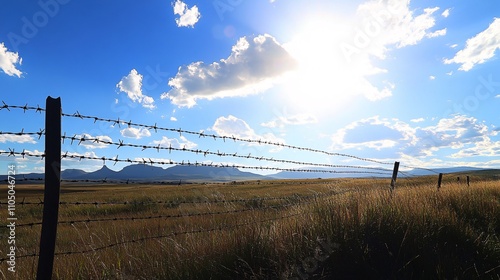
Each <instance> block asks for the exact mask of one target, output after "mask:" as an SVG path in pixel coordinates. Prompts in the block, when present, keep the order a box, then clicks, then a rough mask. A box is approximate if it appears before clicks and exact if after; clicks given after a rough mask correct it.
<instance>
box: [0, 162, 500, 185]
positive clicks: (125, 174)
mask: <svg viewBox="0 0 500 280" xmlns="http://www.w3.org/2000/svg"><path fill="white" fill-rule="evenodd" d="M304 169H308V168H304ZM314 169H315V170H325V171H328V170H332V169H328V168H314ZM387 169H389V168H387ZM335 170H336V171H341V172H342V173H329V172H288V171H282V172H279V173H276V174H273V175H268V176H262V175H258V174H255V173H251V172H243V171H240V170H238V169H236V168H231V167H210V166H181V165H176V166H172V167H169V168H162V167H157V166H151V165H146V164H133V165H129V166H126V167H124V168H123V169H122V170H120V171H114V170H111V169H109V168H108V167H107V166H106V165H104V166H103V167H102V168H101V169H99V170H96V171H93V172H85V171H83V170H79V169H66V170H64V171H62V172H61V177H62V179H64V180H103V179H108V180H123V181H126V180H132V181H145V182H146V181H179V180H180V181H186V182H188V181H205V182H210V181H216V182H228V181H244V180H266V179H268V180H270V179H314V178H324V179H327V178H372V177H390V176H391V173H390V172H387V174H372V173H356V172H360V171H367V172H372V171H373V172H377V170H364V169H359V168H336V169H335ZM433 171H434V172H431V171H427V170H422V169H414V170H410V171H405V172H406V174H409V175H413V176H422V175H435V174H436V173H445V174H447V173H460V172H461V173H464V172H472V173H485V174H486V173H488V174H490V175H491V176H495V177H500V170H495V169H482V168H474V167H452V168H436V169H433ZM346 172H347V173H346ZM349 172H352V173H349ZM471 175H472V174H471ZM16 177H17V178H26V179H30V180H40V179H42V180H43V178H44V174H43V173H30V174H22V175H17V176H16ZM6 180H7V176H6V175H0V181H6Z"/></svg>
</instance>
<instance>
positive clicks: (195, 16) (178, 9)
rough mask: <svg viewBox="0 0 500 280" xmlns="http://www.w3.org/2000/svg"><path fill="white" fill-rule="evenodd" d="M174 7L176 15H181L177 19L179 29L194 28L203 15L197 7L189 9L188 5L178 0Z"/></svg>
mask: <svg viewBox="0 0 500 280" xmlns="http://www.w3.org/2000/svg"><path fill="white" fill-rule="evenodd" d="M173 6H174V14H175V15H179V18H177V19H175V22H176V23H177V26H178V27H194V25H195V24H196V23H197V22H198V20H200V17H201V14H200V12H199V11H198V7H197V6H196V5H195V6H193V7H191V8H188V6H187V5H186V3H184V2H182V1H181V0H177V1H175V3H174V4H173Z"/></svg>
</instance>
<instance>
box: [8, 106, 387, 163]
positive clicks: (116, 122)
mask: <svg viewBox="0 0 500 280" xmlns="http://www.w3.org/2000/svg"><path fill="white" fill-rule="evenodd" d="M2 102H3V101H2ZM3 104H4V105H3V106H2V107H0V110H1V109H7V110H9V108H16V109H23V110H24V112H26V111H28V110H36V111H37V112H38V111H40V112H41V111H45V109H43V108H40V106H37V107H30V106H28V105H25V106H15V105H14V106H13V105H7V104H6V103H5V102H3ZM9 111H10V110H9ZM62 116H63V117H70V118H79V119H88V120H93V121H94V123H96V122H98V121H99V122H106V123H110V124H112V125H118V126H119V127H120V125H127V126H128V127H140V128H145V129H148V130H154V131H155V132H158V130H160V131H169V132H176V133H179V134H180V135H182V134H183V133H184V134H191V135H196V136H198V137H199V138H201V137H204V138H205V137H207V138H213V139H214V140H217V139H221V140H223V141H224V142H225V141H226V139H227V140H233V141H234V142H244V143H254V144H260V145H270V146H276V147H283V148H288V149H293V150H302V151H309V152H314V153H321V154H325V155H328V156H340V157H348V158H352V159H356V160H361V161H367V162H373V163H378V164H384V165H392V163H391V162H382V161H378V160H374V159H368V158H362V157H358V156H354V155H349V154H344V153H334V152H328V151H323V150H319V149H312V148H306V147H300V146H295V145H289V144H284V143H278V142H273V141H266V140H262V139H258V140H257V139H244V138H239V137H235V136H221V135H215V134H207V133H205V132H203V131H202V132H196V131H190V130H185V129H181V128H167V127H160V126H158V125H157V124H156V123H155V124H154V125H147V124H140V123H134V122H132V121H128V122H127V121H124V120H120V118H117V119H116V120H113V119H106V118H100V117H96V116H88V115H82V114H80V112H78V111H76V113H74V114H67V113H62Z"/></svg>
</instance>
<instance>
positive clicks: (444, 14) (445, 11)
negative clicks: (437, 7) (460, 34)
mask: <svg viewBox="0 0 500 280" xmlns="http://www.w3.org/2000/svg"><path fill="white" fill-rule="evenodd" d="M441 15H442V16H443V17H445V18H447V17H448V16H450V9H446V10H444V11H443V13H441Z"/></svg>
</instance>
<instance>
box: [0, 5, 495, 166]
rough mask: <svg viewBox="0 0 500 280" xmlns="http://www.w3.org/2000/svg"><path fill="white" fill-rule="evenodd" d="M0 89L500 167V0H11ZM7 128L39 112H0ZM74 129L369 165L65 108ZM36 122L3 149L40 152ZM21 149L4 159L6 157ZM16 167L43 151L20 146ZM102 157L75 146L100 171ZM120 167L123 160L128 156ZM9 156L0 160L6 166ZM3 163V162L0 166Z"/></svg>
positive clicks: (114, 113)
mask: <svg viewBox="0 0 500 280" xmlns="http://www.w3.org/2000/svg"><path fill="white" fill-rule="evenodd" d="M1 5H2V9H0V99H1V100H3V101H4V102H5V103H7V104H9V105H24V104H28V105H31V106H36V105H40V106H42V107H45V99H46V97H47V96H49V95H50V96H53V97H61V98H62V104H63V112H65V113H69V114H72V113H75V112H76V111H79V112H80V113H81V114H85V115H92V116H98V117H102V118H110V119H117V118H120V119H124V120H127V121H128V120H132V121H133V122H135V123H142V124H147V125H154V124H155V123H156V124H157V125H158V126H161V127H167V128H182V129H185V130H190V131H195V132H199V131H204V132H205V133H210V134H216V135H220V136H236V137H240V138H245V139H263V140H265V141H272V142H277V143H285V144H289V145H295V146H302V147H309V148H314V149H319V150H325V151H330V152H337V153H345V154H351V155H355V156H359V157H364V158H371V159H376V160H380V161H386V162H392V161H395V160H399V161H401V162H402V164H406V165H410V166H419V167H428V168H436V167H444V166H463V165H468V166H477V167H493V168H499V167H500V158H499V156H498V154H499V152H500V136H499V131H500V128H499V126H498V124H499V118H500V116H499V114H498V108H499V107H498V106H499V105H500V74H498V69H499V60H498V48H500V18H497V17H499V14H498V11H500V9H499V8H500V4H499V3H497V2H495V1H478V2H474V3H472V2H462V1H459V2H457V1H454V2H450V1H432V2H429V1H375V0H372V1H370V0H369V1H332V0H328V1H326V0H325V1H319V0H318V1H290V0H274V1H272V0H256V1H249V0H213V1H196V0H186V1H179V0H177V1H165V0H163V1H147V3H143V2H138V1H94V0H91V1H71V0H40V1H27V0H22V1H4V2H3V3H2V4H1ZM0 118H1V119H2V121H1V125H0V131H4V132H5V131H9V132H19V131H20V130H21V129H24V131H26V132H37V131H39V130H40V128H43V123H44V120H43V115H40V114H39V113H35V112H32V111H28V112H26V113H23V112H22V110H12V111H11V112H8V111H6V110H5V109H4V110H1V111H0ZM63 132H65V133H66V135H78V136H82V135H83V136H85V137H87V138H88V137H91V138H99V139H104V140H108V141H112V142H118V141H120V140H122V141H124V142H125V143H132V144H140V145H154V146H156V145H161V146H164V147H168V146H170V145H171V146H172V147H179V148H182V147H187V148H193V149H201V150H210V151H217V150H219V151H221V152H226V153H233V154H234V153H238V154H252V155H255V156H264V157H269V158H275V159H288V160H296V161H306V162H314V163H327V164H348V165H367V164H368V165H369V163H367V162H362V161H356V160H354V159H351V158H345V157H338V156H337V157H336V156H327V155H324V154H318V153H310V152H307V153H306V152H303V151H297V150H290V149H284V148H281V149H280V148H277V147H274V146H266V145H249V144H245V143H231V142H228V143H224V142H222V141H220V140H219V141H214V140H213V139H203V138H199V137H198V136H196V135H179V134H177V133H168V132H158V133H156V132H154V131H150V130H145V129H140V128H137V127H131V128H127V127H126V126H121V127H118V126H114V127H112V126H111V125H110V124H109V123H96V124H94V123H93V122H92V121H88V120H80V119H74V118H67V117H66V118H63ZM43 145H44V142H43V139H42V140H38V138H37V137H32V136H13V135H0V150H2V151H7V150H8V149H9V148H11V149H15V150H16V151H22V150H23V149H25V150H26V151H30V152H34V153H37V152H43V150H44V146H43ZM63 151H68V152H69V153H71V154H74V155H88V156H99V157H102V156H106V157H115V156H116V155H119V158H127V157H128V158H131V159H136V158H153V159H172V160H174V161H179V162H180V161H182V160H185V161H188V160H189V161H191V162H195V161H198V162H217V163H234V164H241V165H249V166H270V167H281V168H283V167H287V168H297V167H302V166H297V165H293V164H277V163H274V162H259V161H251V160H242V159H239V158H231V157H224V158H219V157H213V156H212V157H210V156H207V157H204V156H202V155H196V154H192V153H186V152H172V153H168V152H165V151H163V152H157V151H153V150H146V151H141V150H140V149H132V148H126V147H124V148H120V150H117V149H116V147H114V146H108V145H85V146H84V145H80V146H78V145H69V143H67V142H66V143H65V144H64V145H63ZM13 160H14V159H13V158H12V157H11V158H7V157H5V156H2V157H0V162H1V163H2V165H3V166H4V167H3V169H4V170H7V167H6V166H7V164H8V163H10V162H12V161H13ZM15 160H16V161H17V163H18V166H19V170H20V171H22V172H24V173H28V172H34V171H42V170H43V162H41V161H37V160H35V159H20V158H18V159H15ZM101 166H102V161H82V162H78V161H75V160H65V161H64V162H63V168H82V169H85V170H87V171H91V170H96V169H98V168H100V167H101ZM108 166H110V167H111V168H113V169H115V170H119V169H121V168H122V167H123V164H117V165H116V166H113V165H112V164H109V163H108ZM0 168H1V167H0ZM0 173H6V172H0Z"/></svg>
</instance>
